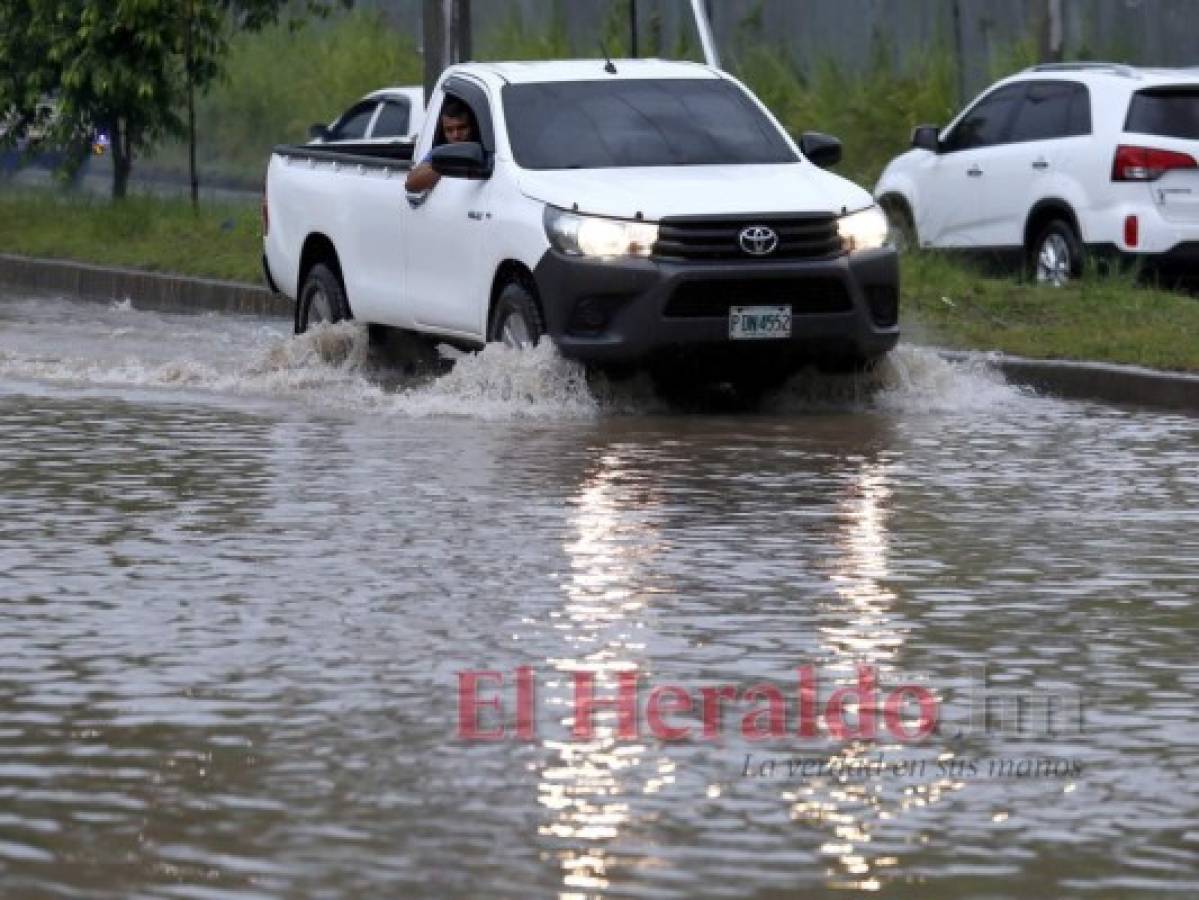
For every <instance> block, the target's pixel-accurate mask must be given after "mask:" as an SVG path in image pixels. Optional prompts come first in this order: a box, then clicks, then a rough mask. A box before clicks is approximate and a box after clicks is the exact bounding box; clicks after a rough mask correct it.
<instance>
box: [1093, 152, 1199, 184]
mask: <svg viewBox="0 0 1199 900" xmlns="http://www.w3.org/2000/svg"><path fill="white" fill-rule="evenodd" d="M1175 169H1199V163H1196V162H1195V158H1194V157H1193V156H1190V155H1188V154H1186V153H1176V152H1175V151H1173V150H1154V149H1153V148H1152V147H1129V146H1127V145H1124V144H1121V145H1120V146H1119V147H1117V148H1116V161H1115V162H1114V163H1113V164H1112V181H1157V180H1158V179H1159V178H1161V177H1162V176H1163V175H1165V174H1166V173H1167V172H1170V171H1173V170H1175Z"/></svg>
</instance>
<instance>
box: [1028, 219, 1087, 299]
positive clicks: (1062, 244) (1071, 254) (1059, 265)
mask: <svg viewBox="0 0 1199 900" xmlns="http://www.w3.org/2000/svg"><path fill="white" fill-rule="evenodd" d="M1083 253H1084V251H1083V248H1082V241H1080V240H1079V239H1078V235H1077V234H1076V233H1075V231H1074V226H1073V225H1071V224H1070V223H1069V222H1067V221H1066V220H1065V219H1053V220H1052V221H1050V222H1049V223H1048V224H1046V226H1045V227H1044V228H1042V229H1041V232H1040V234H1038V235H1037V239H1036V240H1035V241H1034V242H1033V245H1032V246H1031V247H1029V248H1028V268H1029V271H1030V274H1031V275H1032V277H1033V278H1035V279H1036V280H1037V283H1038V284H1048V285H1052V286H1053V287H1062V286H1063V285H1065V284H1067V283H1069V282H1070V280H1071V279H1074V278H1077V277H1078V276H1079V275H1081V274H1082V266H1083Z"/></svg>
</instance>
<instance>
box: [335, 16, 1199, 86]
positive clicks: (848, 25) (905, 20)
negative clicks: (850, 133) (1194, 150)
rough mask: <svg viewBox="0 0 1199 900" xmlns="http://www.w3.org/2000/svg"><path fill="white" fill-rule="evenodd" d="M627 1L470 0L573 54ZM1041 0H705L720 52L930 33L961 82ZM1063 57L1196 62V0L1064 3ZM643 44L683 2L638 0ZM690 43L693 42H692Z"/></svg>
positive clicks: (855, 52)
mask: <svg viewBox="0 0 1199 900" xmlns="http://www.w3.org/2000/svg"><path fill="white" fill-rule="evenodd" d="M627 4H628V0H474V6H473V14H474V16H475V20H476V34H478V35H485V34H486V33H487V31H488V30H489V29H491V28H494V27H495V26H496V25H497V24H498V23H500V22H501V21H503V20H504V19H505V18H506V17H508V16H510V15H512V12H513V11H514V10H519V12H520V14H521V16H522V18H523V21H524V22H525V23H526V24H527V25H528V26H529V27H530V28H533V29H543V28H545V27H546V26H547V25H548V23H549V22H550V21H552V19H553V17H554V16H560V17H561V18H562V20H563V21H565V22H566V24H567V26H568V31H569V33H570V36H571V40H572V43H573V44H574V46H575V50H576V52H578V53H579V54H580V55H587V56H591V55H595V54H596V53H597V52H598V35H599V32H600V28H601V25H602V23H603V22H604V20H605V18H606V17H608V16H609V15H611V14H612V13H613V9H614V7H615V8H617V14H619V12H620V10H622V9H627ZM359 5H360V6H367V7H377V8H382V9H384V10H386V11H387V13H388V15H389V16H390V17H391V19H392V20H393V21H394V22H396V24H397V25H400V26H401V27H403V28H405V29H411V31H412V33H413V34H414V35H419V32H420V27H419V23H420V9H421V0H359ZM1046 5H1047V0H709V6H710V8H711V9H712V18H713V24H714V26H715V30H716V34H717V38H718V40H719V42H720V44H721V46H722V48H723V50H724V52H725V53H726V54H728V53H734V52H735V49H736V47H737V45H738V41H739V39H740V40H741V41H744V40H745V39H746V37H747V34H748V33H747V29H746V23H748V22H749V21H751V20H752V19H753V18H754V17H755V14H757V16H758V17H759V19H760V22H761V29H760V32H759V34H758V37H757V39H758V40H761V39H763V38H762V36H763V35H764V36H766V37H765V38H764V39H766V40H769V41H772V42H777V44H778V45H779V46H780V47H783V48H785V49H784V52H787V53H789V54H790V55H791V56H792V57H793V58H794V59H795V61H796V62H797V63H798V64H799V65H800V67H801V68H805V69H806V68H808V67H810V66H812V65H813V64H815V63H817V62H819V61H820V60H821V59H823V58H828V57H831V58H833V59H835V60H837V61H838V63H840V64H842V65H843V66H846V67H853V66H856V65H861V64H863V63H864V62H865V61H866V60H867V59H868V58H869V49H870V47H871V46H872V44H873V43H876V42H878V41H879V40H880V39H882V40H885V41H886V42H887V43H888V44H889V45H891V46H893V47H894V51H895V52H894V57H895V63H896V65H902V64H903V63H904V62H905V61H906V60H907V59H909V58H911V57H913V56H916V55H919V54H921V53H923V52H925V51H926V49H927V48H928V47H929V46H930V45H931V44H932V43H933V42H934V41H937V40H942V41H945V42H947V44H948V45H952V46H954V47H956V48H958V49H959V50H960V54H961V60H962V88H963V91H964V92H967V93H969V92H973V91H977V90H978V89H980V88H982V87H984V86H985V85H986V84H987V83H988V81H989V80H990V79H989V72H990V69H991V63H992V60H993V59H994V58H995V57H996V56H997V55H999V54H1002V52H1003V48H1005V47H1006V46H1008V45H1010V44H1011V43H1012V42H1014V41H1016V40H1018V39H1020V38H1022V37H1024V36H1026V35H1028V34H1030V33H1031V32H1032V31H1033V29H1034V28H1035V23H1036V21H1037V19H1038V17H1039V16H1040V15H1041V14H1043V10H1044V9H1045V7H1046ZM1062 6H1063V9H1064V16H1065V22H1064V25H1065V37H1066V48H1067V56H1068V57H1069V56H1070V55H1074V54H1078V53H1080V52H1086V53H1088V54H1089V55H1092V56H1093V55H1094V54H1097V53H1098V54H1101V55H1104V56H1105V57H1116V58H1118V59H1119V60H1120V61H1127V62H1133V63H1142V64H1153V65H1167V66H1199V0H1063V3H1062ZM638 8H639V10H640V15H641V20H642V23H643V26H644V27H643V30H642V42H643V45H648V42H649V37H650V35H649V29H650V28H651V26H650V21H651V20H652V19H654V18H655V17H656V18H657V19H658V20H659V21H660V22H661V26H662V31H663V34H664V37H665V41H664V43H665V48H666V49H667V50H669V49H671V48H673V47H675V46H676V43H677V40H678V37H679V36H680V35H682V34H688V35H690V34H691V31H692V29H691V26H690V18H689V17H690V13H689V4H688V3H687V2H685V0H638ZM692 43H698V42H697V41H694V40H693V41H692Z"/></svg>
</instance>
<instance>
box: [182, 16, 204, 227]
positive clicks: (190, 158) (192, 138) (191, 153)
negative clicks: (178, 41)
mask: <svg viewBox="0 0 1199 900" xmlns="http://www.w3.org/2000/svg"><path fill="white" fill-rule="evenodd" d="M193 15H194V13H193V8H192V0H188V3H187V36H186V42H187V46H186V48H185V55H186V57H187V59H186V60H185V63H186V66H187V171H188V175H189V176H190V177H191V193H192V209H199V208H200V177H199V175H198V174H197V172H196V73H195V68H196V66H195V52H194V49H193V45H192V27H193V26H192V19H193Z"/></svg>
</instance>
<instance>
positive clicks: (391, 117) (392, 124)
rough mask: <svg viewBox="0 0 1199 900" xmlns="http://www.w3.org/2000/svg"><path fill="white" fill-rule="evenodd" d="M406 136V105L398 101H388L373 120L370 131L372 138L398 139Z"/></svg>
mask: <svg viewBox="0 0 1199 900" xmlns="http://www.w3.org/2000/svg"><path fill="white" fill-rule="evenodd" d="M407 134H408V104H407V103H406V102H401V101H398V100H388V101H387V102H386V103H384V104H383V109H382V110H381V111H380V112H379V118H378V119H376V120H375V127H374V128H373V129H372V130H371V137H372V138H398V137H405V136H406V135H407Z"/></svg>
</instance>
